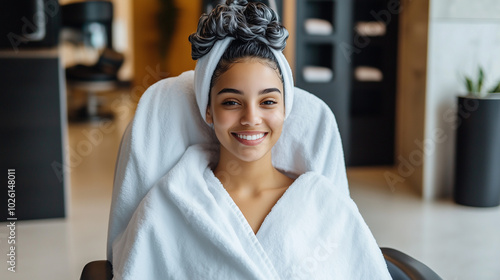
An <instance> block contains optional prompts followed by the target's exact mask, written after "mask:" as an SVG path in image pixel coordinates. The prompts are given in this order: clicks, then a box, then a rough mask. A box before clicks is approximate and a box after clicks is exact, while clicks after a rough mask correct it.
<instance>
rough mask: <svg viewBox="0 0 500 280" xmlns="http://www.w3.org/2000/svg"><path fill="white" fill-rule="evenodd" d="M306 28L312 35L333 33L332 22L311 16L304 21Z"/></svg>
mask: <svg viewBox="0 0 500 280" xmlns="http://www.w3.org/2000/svg"><path fill="white" fill-rule="evenodd" d="M304 28H305V30H306V32H307V33H308V34H310V35H330V34H332V33H333V26H332V24H331V23H330V22H329V21H327V20H324V19H319V18H310V19H306V20H305V21H304Z"/></svg>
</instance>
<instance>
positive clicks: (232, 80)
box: [206, 58, 285, 162]
mask: <svg viewBox="0 0 500 280" xmlns="http://www.w3.org/2000/svg"><path fill="white" fill-rule="evenodd" d="M283 94H284V91H283V83H282V82H281V79H280V78H279V75H278V73H277V70H274V69H272V68H271V67H270V66H269V65H268V64H267V62H265V61H262V60H261V59H258V58H245V59H243V60H241V61H239V62H237V63H234V64H233V65H231V67H230V68H229V69H228V70H227V71H226V72H224V73H223V74H221V75H220V76H219V77H218V79H217V81H216V82H215V83H214V85H213V86H212V88H211V90H210V99H211V102H210V105H209V106H208V108H207V114H206V119H207V122H208V123H213V124H214V130H215V135H216V136H217V138H218V139H219V142H220V144H221V157H222V156H228V157H233V158H234V157H235V158H238V159H239V160H242V161H245V162H251V161H256V160H259V159H261V158H263V157H264V156H268V157H269V158H270V156H271V148H272V147H273V146H274V144H276V142H277V141H278V139H279V137H280V135H281V130H282V128H283V122H284V119H285V105H284V96H283Z"/></svg>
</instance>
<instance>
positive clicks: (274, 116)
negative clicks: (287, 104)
mask: <svg viewBox="0 0 500 280" xmlns="http://www.w3.org/2000/svg"><path fill="white" fill-rule="evenodd" d="M267 119H268V125H269V126H270V127H271V128H272V129H273V130H274V131H275V132H278V131H280V132H281V129H282V128H283V123H284V121H285V115H284V113H283V112H282V111H275V112H273V113H271V114H269V115H268V117H267Z"/></svg>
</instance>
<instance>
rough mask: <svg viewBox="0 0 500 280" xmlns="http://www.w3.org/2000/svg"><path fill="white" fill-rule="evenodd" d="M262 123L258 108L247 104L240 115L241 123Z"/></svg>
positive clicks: (253, 124)
mask: <svg viewBox="0 0 500 280" xmlns="http://www.w3.org/2000/svg"><path fill="white" fill-rule="evenodd" d="M261 123H262V117H261V115H260V110H259V108H258V107H257V106H254V105H248V106H246V107H245V109H244V110H243V115H242V116H241V125H246V126H255V125H259V124H261Z"/></svg>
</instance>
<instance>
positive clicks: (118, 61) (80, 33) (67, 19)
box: [62, 1, 124, 121]
mask: <svg viewBox="0 0 500 280" xmlns="http://www.w3.org/2000/svg"><path fill="white" fill-rule="evenodd" d="M62 18H63V20H62V22H63V26H64V28H66V29H69V30H70V31H71V32H72V36H68V38H69V39H68V41H69V42H72V43H73V44H75V45H80V46H81V47H84V48H93V49H95V51H97V52H99V53H100V56H99V59H98V60H97V62H95V63H94V64H91V65H87V64H76V65H74V66H71V67H68V68H67V69H66V81H67V85H68V93H69V95H68V100H69V105H72V103H73V101H74V100H75V95H76V94H77V93H84V94H85V96H86V102H85V103H84V105H83V106H80V107H78V108H77V109H73V110H71V108H72V107H73V106H69V105H68V107H69V108H70V111H69V112H68V117H69V119H70V120H71V121H96V120H101V119H111V118H113V115H112V113H110V112H105V111H104V110H102V109H101V108H100V107H101V104H102V103H104V102H102V100H103V97H104V96H103V94H106V93H108V92H110V91H112V90H114V89H116V88H117V87H118V84H119V80H118V75H117V74H118V70H119V69H120V67H121V66H122V64H123V61H124V56H123V55H122V54H121V53H118V52H116V51H115V50H113V46H112V22H113V3H111V2H109V1H85V2H76V3H71V4H67V5H64V6H62Z"/></svg>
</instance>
